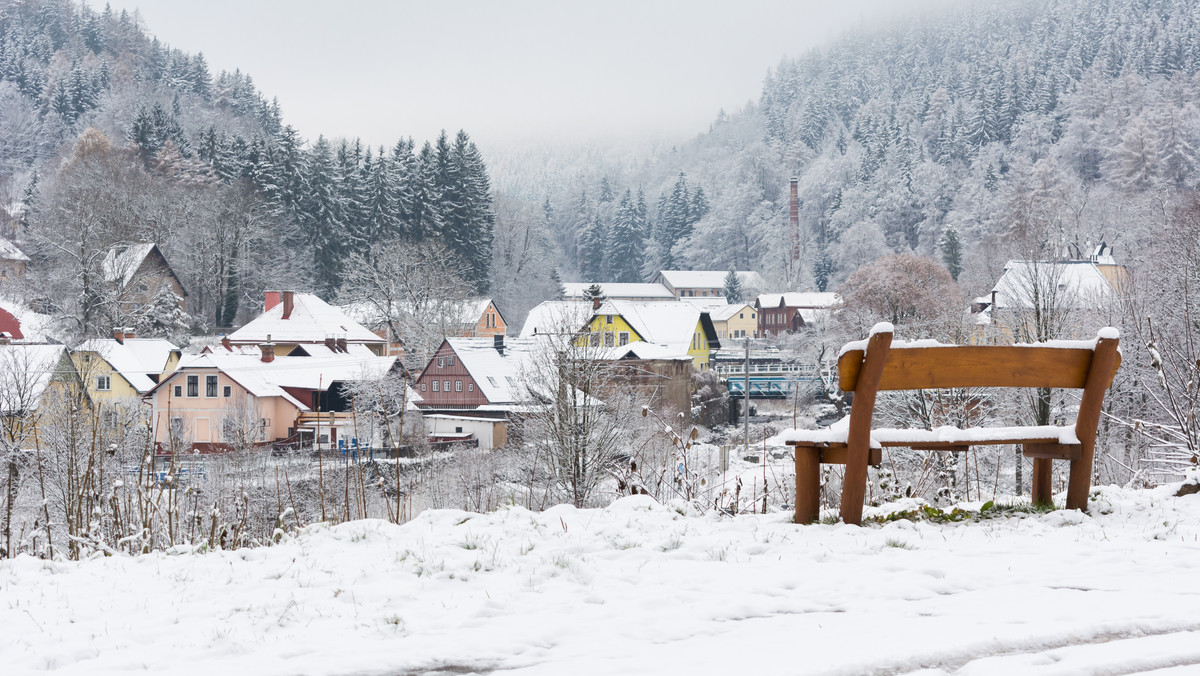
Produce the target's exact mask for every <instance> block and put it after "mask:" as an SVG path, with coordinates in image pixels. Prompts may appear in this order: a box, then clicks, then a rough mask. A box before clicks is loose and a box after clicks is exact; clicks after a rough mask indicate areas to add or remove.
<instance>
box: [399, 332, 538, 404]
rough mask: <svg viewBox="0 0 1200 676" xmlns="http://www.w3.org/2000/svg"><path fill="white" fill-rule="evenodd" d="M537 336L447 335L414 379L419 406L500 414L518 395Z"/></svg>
mask: <svg viewBox="0 0 1200 676" xmlns="http://www.w3.org/2000/svg"><path fill="white" fill-rule="evenodd" d="M543 343H544V341H543V340H542V339H540V338H516V339H512V340H506V339H505V337H504V336H493V337H492V338H447V339H445V340H443V341H442V344H441V345H440V346H438V349H437V350H435V351H434V353H433V356H432V357H431V358H430V360H429V363H428V365H426V366H425V370H424V371H422V372H421V375H420V376H419V377H418V378H417V380H416V382H415V383H414V388H415V389H416V390H417V393H418V394H419V395H420V397H421V404H420V406H421V408H422V409H426V410H430V411H439V412H440V411H450V412H452V411H465V410H473V411H484V410H490V411H492V412H496V413H499V414H503V413H505V412H507V411H508V410H510V409H511V408H512V407H514V406H516V405H517V404H518V403H519V402H520V401H521V399H522V395H523V390H522V385H521V380H522V371H523V370H524V369H526V368H527V366H528V364H529V363H530V361H531V360H532V359H533V358H534V355H535V353H536V351H537V350H538V349H540V347H539V345H540V344H543Z"/></svg>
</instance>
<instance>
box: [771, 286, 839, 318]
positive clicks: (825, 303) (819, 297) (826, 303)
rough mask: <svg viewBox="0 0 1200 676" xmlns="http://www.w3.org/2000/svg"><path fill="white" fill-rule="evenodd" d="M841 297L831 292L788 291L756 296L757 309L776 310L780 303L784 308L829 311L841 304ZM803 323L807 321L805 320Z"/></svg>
mask: <svg viewBox="0 0 1200 676" xmlns="http://www.w3.org/2000/svg"><path fill="white" fill-rule="evenodd" d="M841 300H842V299H841V296H839V295H837V294H836V293H833V292H831V291H788V292H786V293H762V294H759V296H758V305H759V307H766V308H777V307H779V305H780V302H781V301H782V303H783V305H784V306H786V307H797V308H816V309H822V310H825V309H829V308H832V307H835V306H836V305H837V304H838V303H840V302H841ZM805 321H808V320H807V318H805Z"/></svg>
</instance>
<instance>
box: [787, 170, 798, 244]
mask: <svg viewBox="0 0 1200 676" xmlns="http://www.w3.org/2000/svg"><path fill="white" fill-rule="evenodd" d="M791 183H792V195H791V199H790V200H789V201H788V232H789V233H791V238H792V261H793V262H797V261H799V260H800V179H798V178H795V177H792V181H791Z"/></svg>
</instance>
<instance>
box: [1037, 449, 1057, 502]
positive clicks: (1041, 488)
mask: <svg viewBox="0 0 1200 676" xmlns="http://www.w3.org/2000/svg"><path fill="white" fill-rule="evenodd" d="M1052 462H1054V461H1053V460H1051V459H1050V458H1034V459H1033V504H1035V505H1038V506H1039V507H1042V506H1052V505H1053V504H1054V498H1053V496H1052V495H1051V493H1052V490H1051V487H1050V484H1051V481H1050V480H1051V471H1050V470H1051V467H1053V465H1051V463H1052Z"/></svg>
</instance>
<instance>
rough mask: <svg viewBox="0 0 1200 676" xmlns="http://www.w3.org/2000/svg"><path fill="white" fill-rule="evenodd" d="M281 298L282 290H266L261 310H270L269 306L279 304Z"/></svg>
mask: <svg viewBox="0 0 1200 676" xmlns="http://www.w3.org/2000/svg"><path fill="white" fill-rule="evenodd" d="M282 300H283V292H282V291H268V292H266V294H265V295H264V297H263V312H270V311H271V308H273V307H275V306H276V305H279V303H280V302H281V301H282Z"/></svg>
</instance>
